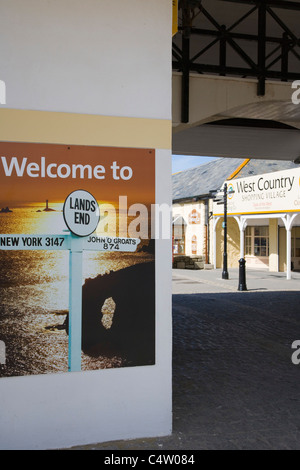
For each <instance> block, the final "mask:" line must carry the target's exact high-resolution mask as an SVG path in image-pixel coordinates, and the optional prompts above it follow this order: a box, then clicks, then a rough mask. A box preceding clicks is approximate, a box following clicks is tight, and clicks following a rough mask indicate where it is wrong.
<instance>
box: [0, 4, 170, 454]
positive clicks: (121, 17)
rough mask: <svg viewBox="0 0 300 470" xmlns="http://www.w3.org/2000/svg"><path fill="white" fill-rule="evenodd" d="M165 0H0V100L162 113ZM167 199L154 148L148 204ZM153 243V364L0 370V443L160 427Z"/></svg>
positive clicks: (164, 384) (162, 361)
mask: <svg viewBox="0 0 300 470" xmlns="http://www.w3.org/2000/svg"><path fill="white" fill-rule="evenodd" d="M171 3H172V2H170V1H169V0H151V1H150V2H149V0H127V1H126V2H124V0H109V2H107V1H104V0H82V1H80V0H51V1H49V0H27V1H26V2H24V1H23V0H9V1H7V0H0V11H1V15H0V56H1V70H0V73H1V74H2V75H1V76H0V79H2V80H4V81H5V83H6V91H7V100H6V106H4V107H6V108H15V109H25V110H42V111H61V112H70V113H71V112H72V113H83V114H99V115H104V116H124V117H140V118H153V119H165V120H171V50H170V48H171ZM2 116H3V115H2ZM0 125H1V123H0ZM170 146H171V144H170ZM166 202H167V203H169V204H171V152H170V150H169V149H156V203H157V204H162V203H166ZM156 253H157V260H158V261H157V275H156V319H157V322H156V364H155V365H154V366H148V367H134V368H124V369H111V370H100V371H89V372H80V373H68V374H52V375H44V376H43V375H41V376H27V377H14V378H1V379H0V403H1V413H0V448H1V449H50V448H63V447H70V446H73V445H77V444H88V443H93V442H103V441H108V440H116V439H130V438H136V437H151V436H158V435H166V434H169V433H170V432H171V426H172V403H171V401H172V396H171V360H172V351H171V346H172V337H171V331H172V328H171V240H159V241H158V242H157V243H156Z"/></svg>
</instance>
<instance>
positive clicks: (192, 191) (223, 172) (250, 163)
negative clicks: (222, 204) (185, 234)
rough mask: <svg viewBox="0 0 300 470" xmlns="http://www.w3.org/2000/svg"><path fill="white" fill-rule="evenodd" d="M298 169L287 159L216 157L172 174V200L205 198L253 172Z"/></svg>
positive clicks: (256, 173)
mask: <svg viewBox="0 0 300 470" xmlns="http://www.w3.org/2000/svg"><path fill="white" fill-rule="evenodd" d="M292 168H299V165H297V164H296V163H294V162H291V161H286V160H245V159H244V158H217V159H216V160H212V161H210V162H208V163H204V164H202V165H199V166H197V167H195V168H190V169H188V170H184V171H181V172H179V173H175V174H174V175H172V191H173V195H172V198H173V201H179V200H184V199H192V198H194V197H199V198H204V197H205V196H208V195H209V192H210V191H211V190H214V189H218V188H220V187H221V186H222V184H223V183H224V181H226V180H227V179H233V178H245V177H247V176H251V175H260V174H263V173H271V172H273V171H280V170H289V169H292Z"/></svg>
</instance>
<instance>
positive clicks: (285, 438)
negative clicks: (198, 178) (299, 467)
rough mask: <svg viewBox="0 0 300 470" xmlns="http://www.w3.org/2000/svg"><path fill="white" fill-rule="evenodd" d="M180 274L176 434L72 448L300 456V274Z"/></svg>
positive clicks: (176, 273)
mask: <svg viewBox="0 0 300 470" xmlns="http://www.w3.org/2000/svg"><path fill="white" fill-rule="evenodd" d="M292 277H293V278H292V279H291V280H286V278H285V275H284V274H283V273H268V272H266V271H250V270H248V271H247V277H246V285H247V291H243V292H239V291H238V290H237V287H238V270H233V269H229V279H228V280H223V279H222V276H221V271H220V270H210V271H208V270H207V271H206V270H205V271H204V270H201V271H190V270H189V271H188V270H173V338H174V340H173V434H172V435H171V436H167V437H164V438H157V439H137V440H132V441H115V442H108V443H102V444H94V445H91V446H82V447H76V448H74V449H95V450H202V449H213V450H217V449H268V450H270V449H298V450H299V449H300V380H299V378H300V364H299V365H298V366H297V365H294V364H293V363H292V360H291V356H292V353H293V352H294V350H293V349H292V348H291V345H292V343H293V341H294V340H300V308H299V304H300V273H292Z"/></svg>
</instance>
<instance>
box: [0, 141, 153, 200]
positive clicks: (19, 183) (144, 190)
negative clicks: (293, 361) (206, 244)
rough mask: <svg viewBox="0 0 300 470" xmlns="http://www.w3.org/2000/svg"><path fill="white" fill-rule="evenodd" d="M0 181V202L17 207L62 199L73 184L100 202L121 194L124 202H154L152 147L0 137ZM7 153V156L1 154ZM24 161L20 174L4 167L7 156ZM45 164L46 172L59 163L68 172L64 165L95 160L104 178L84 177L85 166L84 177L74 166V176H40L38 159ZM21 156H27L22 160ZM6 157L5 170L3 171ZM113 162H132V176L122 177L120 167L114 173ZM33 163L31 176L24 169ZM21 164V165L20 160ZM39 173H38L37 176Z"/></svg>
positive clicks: (93, 164)
mask: <svg viewBox="0 0 300 470" xmlns="http://www.w3.org/2000/svg"><path fill="white" fill-rule="evenodd" d="M0 157H1V160H0V184H1V196H0V205H1V207H6V206H9V207H10V208H13V207H20V206H26V205H29V204H43V205H44V204H45V201H46V200H49V205H51V203H57V202H63V201H64V200H65V199H66V197H67V196H68V194H70V193H71V192H72V191H74V190H77V189H83V190H86V191H89V192H90V193H92V194H93V196H94V197H95V198H96V199H97V200H98V202H99V203H101V202H109V203H113V204H115V205H116V204H117V203H118V200H119V196H127V198H128V204H134V203H141V204H145V205H149V204H153V203H154V202H155V151H154V150H152V149H127V148H111V147H109V148H107V147H89V146H72V145H70V146H68V145H55V144H28V143H11V142H1V143H0ZM2 157H5V160H4V159H3V158H2ZM13 157H16V159H17V160H16V159H15V160H14V161H15V162H16V161H17V162H18V166H19V168H21V167H22V171H23V170H24V171H23V176H17V175H16V171H15V169H13V170H12V171H11V176H8V169H9V168H10V165H11V158H13ZM42 157H44V159H43V161H44V163H45V167H46V170H47V167H48V166H49V165H52V166H51V170H50V174H52V175H55V174H57V167H58V166H59V165H63V167H61V174H62V175H65V174H66V172H68V167H70V170H72V165H83V166H85V165H90V166H91V168H92V169H93V168H94V167H96V166H97V165H102V166H103V167H104V168H105V173H101V172H99V173H98V176H104V178H103V179H97V178H95V177H94V175H92V178H90V179H89V178H87V174H88V171H87V170H85V171H84V175H85V177H84V179H82V178H80V170H77V171H76V174H75V175H76V178H72V171H71V173H70V176H68V177H65V178H62V177H56V178H54V177H49V176H47V171H46V173H45V176H44V177H41V174H42V173H41V160H42ZM24 158H27V160H26V165H25V160H24ZM5 162H6V173H7V174H5ZM113 162H117V163H116V164H117V165H118V166H119V167H120V168H122V167H130V169H131V170H132V177H131V178H130V179H127V180H122V179H121V177H120V170H118V171H117V172H116V173H115V175H117V176H119V179H114V178H113V170H112V169H111V166H112V165H113ZM29 164H34V165H31V166H30V167H29V168H30V171H29V174H31V175H34V176H29V175H28V172H27V169H28V165H29ZM22 165H23V166H22ZM36 175H39V176H36ZM128 175H129V171H128V170H126V171H124V176H125V177H128Z"/></svg>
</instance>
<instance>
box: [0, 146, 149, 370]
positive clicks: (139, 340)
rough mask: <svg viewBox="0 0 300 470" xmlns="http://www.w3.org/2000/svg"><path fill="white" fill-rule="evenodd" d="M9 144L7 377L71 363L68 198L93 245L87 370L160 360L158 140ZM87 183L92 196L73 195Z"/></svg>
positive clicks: (87, 282)
mask: <svg viewBox="0 0 300 470" xmlns="http://www.w3.org/2000/svg"><path fill="white" fill-rule="evenodd" d="M0 150H1V152H0V184H1V193H0V194H1V195H0V259H1V262H0V270H1V277H0V377H12V376H24V375H36V374H50V373H60V372H68V370H69V369H68V357H69V348H70V344H69V336H70V335H69V324H70V321H69V320H70V319H69V305H70V299H69V284H70V275H71V274H72V273H70V265H69V261H70V249H69V242H68V237H69V236H71V235H70V224H69V223H68V220H66V218H65V217H64V204H65V202H66V201H68V204H69V209H70V211H71V216H72V217H73V214H74V217H77V218H76V219H74V220H75V222H78V223H79V222H80V223H81V229H80V231H79V232H78V233H79V235H80V237H79V238H80V240H83V241H82V246H83V248H85V247H87V249H86V250H85V249H83V251H82V273H81V275H82V306H81V314H82V321H81V331H80V334H81V370H82V371H86V370H98V369H106V368H119V367H133V366H140V365H152V364H154V363H155V243H154V239H153V238H151V227H152V226H153V223H152V220H151V219H152V210H151V208H152V205H154V204H155V150H154V149H134V148H133V149H128V148H110V147H109V148H107V147H90V146H73V145H56V144H30V143H28V144H27V143H12V142H2V143H0ZM79 193H80V194H83V195H84V194H90V195H91V199H89V198H88V197H87V198H84V197H83V196H82V197H81V198H76V197H73V198H72V194H74V195H76V194H79ZM70 195H71V197H70ZM94 201H96V202H94ZM96 203H97V204H98V207H99V223H98V219H97V223H96V225H95V226H96V229H95V230H94V231H93V232H92V233H90V232H89V230H88V229H87V230H86V231H84V228H85V227H84V224H88V223H89V217H90V216H89V215H88V210H90V211H93V209H94V208H95V207H94V204H96ZM72 211H73V212H72ZM90 214H91V212H90ZM93 229H94V228H93ZM71 230H73V229H72V227H71ZM72 236H73V237H75V235H72ZM130 244H131V246H130ZM93 246H95V250H94V249H93Z"/></svg>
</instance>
